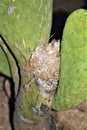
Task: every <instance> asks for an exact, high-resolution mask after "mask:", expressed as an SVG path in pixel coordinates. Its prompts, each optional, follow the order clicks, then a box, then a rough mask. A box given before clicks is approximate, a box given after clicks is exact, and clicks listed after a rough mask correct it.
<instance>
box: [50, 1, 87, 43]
mask: <svg viewBox="0 0 87 130" xmlns="http://www.w3.org/2000/svg"><path fill="white" fill-rule="evenodd" d="M80 8H83V9H87V0H53V19H52V29H51V34H50V37H51V38H50V40H49V41H52V40H53V39H62V33H63V28H64V25H65V22H66V19H67V17H68V16H69V15H70V13H72V12H73V11H75V10H77V9H80Z"/></svg>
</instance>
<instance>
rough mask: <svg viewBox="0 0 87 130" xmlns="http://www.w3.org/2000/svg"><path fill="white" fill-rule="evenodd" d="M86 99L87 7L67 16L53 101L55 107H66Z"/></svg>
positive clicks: (72, 106)
mask: <svg viewBox="0 0 87 130" xmlns="http://www.w3.org/2000/svg"><path fill="white" fill-rule="evenodd" d="M86 100H87V10H84V9H79V10H76V11H75V12H73V13H72V14H71V15H70V16H69V17H68V19H67V21H66V24H65V28H64V32H63V40H62V47H61V65H60V80H59V87H58V90H57V93H56V94H55V97H54V99H53V101H52V107H53V108H54V109H56V110H60V111H61V110H67V109H71V108H74V107H76V106H78V105H79V104H80V103H82V102H84V101H86Z"/></svg>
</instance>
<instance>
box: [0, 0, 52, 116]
mask: <svg viewBox="0 0 87 130" xmlns="http://www.w3.org/2000/svg"><path fill="white" fill-rule="evenodd" d="M51 15H52V0H40V1H38V0H29V1H28V0H21V1H20V0H7V1H6V0H3V1H0V36H1V39H0V73H2V74H4V75H6V76H8V77H11V78H12V79H13V81H14V83H15V92H16V95H17V93H18V89H19V85H20V86H21V85H22V86H24V85H25V84H26V82H28V81H29V79H30V77H29V76H28V75H26V73H25V72H24V69H25V64H26V62H28V60H29V58H30V54H29V48H30V49H34V48H35V47H36V45H38V44H40V43H43V42H48V39H49V35H50V29H51V18H52V17H51ZM2 48H3V50H2ZM19 51H20V52H21V53H22V54H23V55H22V54H21V53H20V52H19ZM5 54H6V55H5ZM23 56H25V59H24V58H23ZM8 62H9V64H8ZM20 80H21V81H20ZM33 92H34V94H35V97H36V98H37V97H39V96H40V94H39V92H38V91H37V89H36V86H35V84H33V85H32V86H31V89H30V90H29V91H28V90H27V91H25V90H24V91H22V97H21V100H22V106H25V107H21V108H23V109H24V110H23V111H24V113H25V115H27V117H29V115H28V114H27V111H28V112H29V110H30V109H29V107H26V104H27V103H28V104H29V105H31V104H33V102H40V101H42V99H41V98H38V99H37V100H40V101H36V98H35V97H34V95H32V93H33ZM26 95H27V97H26ZM30 95H31V96H30ZM25 97H26V98H25ZM28 97H29V100H28V102H27V103H26V102H25V100H26V99H28ZM22 98H23V99H22ZM26 101H27V100H26ZM25 109H26V110H25ZM29 118H30V117H29ZM32 118H33V117H32Z"/></svg>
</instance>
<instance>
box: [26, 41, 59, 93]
mask: <svg viewBox="0 0 87 130" xmlns="http://www.w3.org/2000/svg"><path fill="white" fill-rule="evenodd" d="M59 66H60V42H59V41H55V40H53V41H52V42H51V43H44V44H40V45H38V46H37V47H36V48H35V50H34V51H33V52H32V54H31V57H30V59H29V62H28V63H27V64H26V72H27V74H28V75H29V76H33V77H35V83H36V84H37V85H38V86H39V88H40V91H41V93H42V95H44V94H43V93H50V92H51V93H52V91H53V90H55V89H56V88H57V83H58V80H59Z"/></svg>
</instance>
